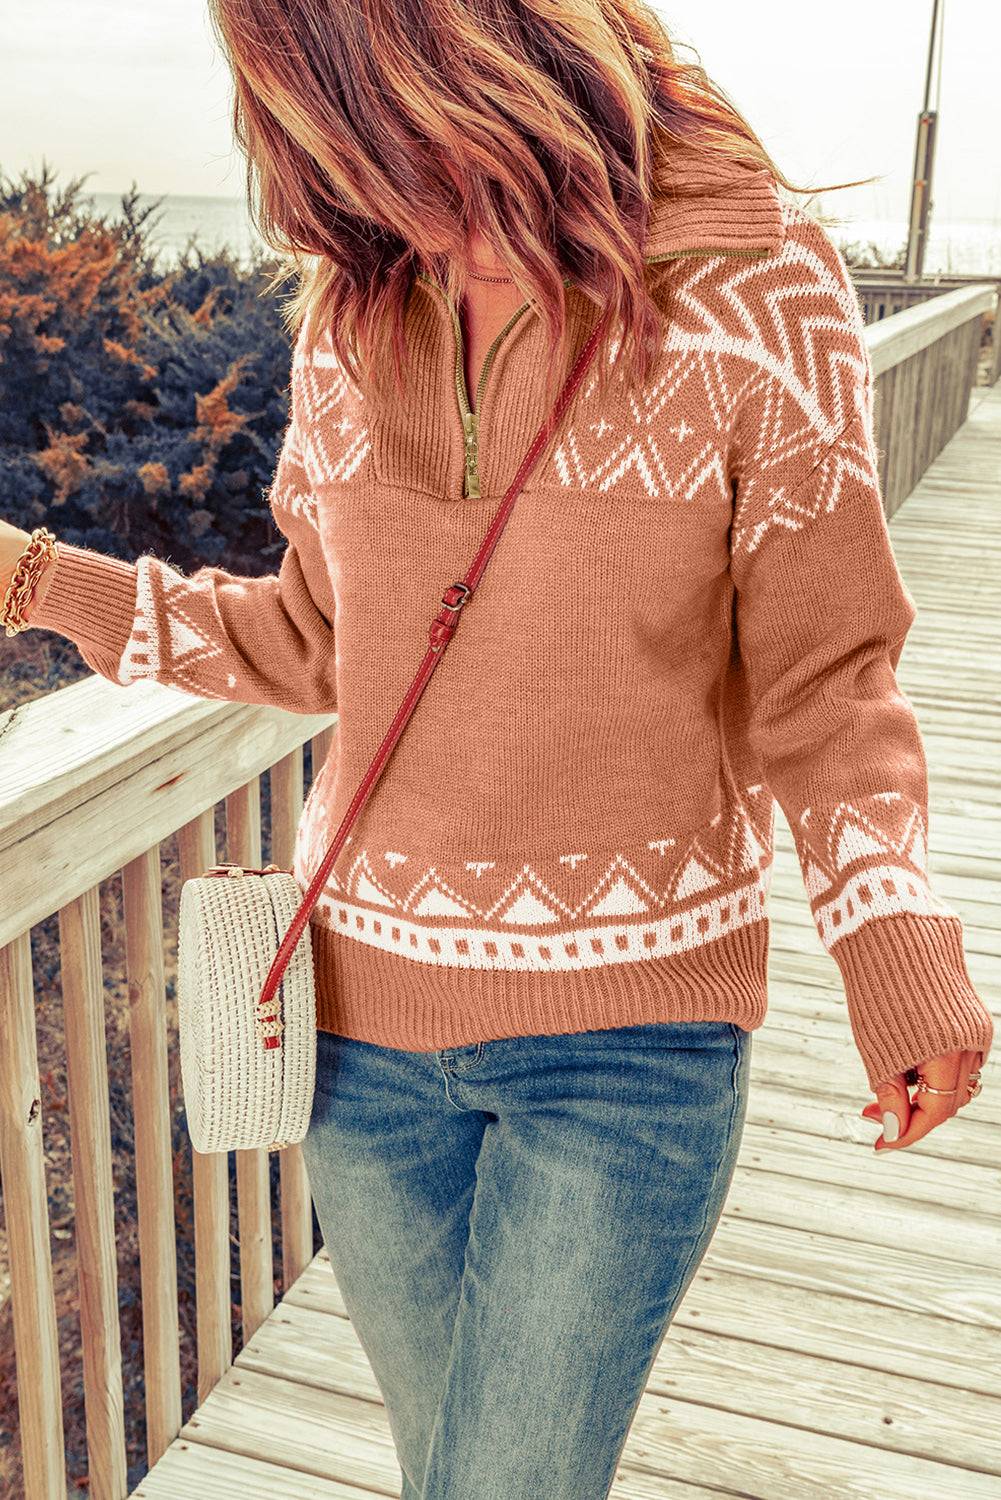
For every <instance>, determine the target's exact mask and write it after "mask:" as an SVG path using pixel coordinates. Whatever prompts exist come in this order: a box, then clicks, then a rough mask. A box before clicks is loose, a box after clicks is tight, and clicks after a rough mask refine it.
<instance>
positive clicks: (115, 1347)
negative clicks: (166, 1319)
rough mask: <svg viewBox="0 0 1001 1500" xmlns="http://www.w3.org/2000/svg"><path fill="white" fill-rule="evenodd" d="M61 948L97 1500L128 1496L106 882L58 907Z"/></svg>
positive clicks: (90, 1449) (91, 1468)
mask: <svg viewBox="0 0 1001 1500" xmlns="http://www.w3.org/2000/svg"><path fill="white" fill-rule="evenodd" d="M59 953H60V966H61V971H62V992H63V1013H64V1017H65V1024H66V1077H67V1084H68V1090H69V1114H70V1129H71V1141H72V1156H73V1197H74V1201H75V1207H76V1255H77V1275H78V1278H79V1286H80V1335H81V1340H82V1343H83V1389H84V1401H85V1404H86V1412H87V1455H88V1490H87V1493H88V1495H92V1496H93V1497H94V1500H121V1497H122V1496H124V1495H126V1494H127V1493H128V1482H127V1478H126V1460H125V1415H124V1401H123V1396H122V1341H121V1329H120V1327H119V1322H118V1265H117V1256H116V1249H115V1199H114V1181H113V1177H112V1170H111V1111H110V1108H109V1104H108V1052H107V1042H106V1039H105V1032H104V973H103V969H102V964H101V909H100V890H99V887H98V886H92V887H91V889H90V890H89V891H85V892H84V894H83V895H82V896H78V897H77V899H76V900H75V901H71V902H70V903H69V905H67V906H64V907H63V908H62V910H61V911H60V913H59Z"/></svg>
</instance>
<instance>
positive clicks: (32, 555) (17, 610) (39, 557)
mask: <svg viewBox="0 0 1001 1500" xmlns="http://www.w3.org/2000/svg"><path fill="white" fill-rule="evenodd" d="M56 557H57V553H56V539H55V537H54V536H53V535H52V532H51V531H49V530H48V529H47V528H46V527H45V526H36V527H35V529H34V531H33V532H32V533H31V536H30V538H29V539H28V541H27V542H26V543H25V547H24V551H23V552H22V553H21V555H20V557H19V558H18V560H17V562H16V563H15V564H14V572H13V574H12V575H11V580H10V583H9V584H8V586H7V592H6V594H5V595H4V601H3V607H2V609H0V624H2V625H3V627H4V633H5V634H6V635H17V633H18V631H19V630H27V628H28V622H27V620H26V619H25V618H24V611H25V610H26V609H27V607H28V605H29V604H30V603H31V600H32V599H33V598H34V594H35V589H36V587H37V585H38V580H39V578H40V577H41V575H42V573H43V572H44V571H45V568H46V566H47V564H48V563H50V562H55V560H56Z"/></svg>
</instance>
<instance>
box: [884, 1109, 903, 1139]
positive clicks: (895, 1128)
mask: <svg viewBox="0 0 1001 1500" xmlns="http://www.w3.org/2000/svg"><path fill="white" fill-rule="evenodd" d="M899 1134H900V1121H899V1120H898V1119H897V1117H896V1115H895V1114H894V1113H893V1110H892V1109H885V1110H884V1111H883V1139H884V1141H895V1140H896V1139H897V1137H898V1135H899Z"/></svg>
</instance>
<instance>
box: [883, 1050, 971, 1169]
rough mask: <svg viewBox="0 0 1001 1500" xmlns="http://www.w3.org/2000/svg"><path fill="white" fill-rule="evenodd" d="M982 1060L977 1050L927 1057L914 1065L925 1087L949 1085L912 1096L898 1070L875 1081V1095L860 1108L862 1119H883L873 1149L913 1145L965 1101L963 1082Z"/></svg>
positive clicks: (967, 1098) (889, 1149)
mask: <svg viewBox="0 0 1001 1500" xmlns="http://www.w3.org/2000/svg"><path fill="white" fill-rule="evenodd" d="M982 1063H983V1054H982V1053H981V1052H946V1053H944V1054H943V1055H942V1056H941V1057H929V1058H926V1059H925V1061H924V1062H921V1063H918V1067H919V1068H920V1070H921V1072H922V1073H923V1074H924V1076H925V1079H926V1081H927V1083H928V1086H929V1088H933V1089H949V1090H952V1091H953V1092H950V1093H945V1094H925V1093H920V1094H915V1095H914V1098H913V1099H912V1098H911V1097H910V1095H909V1094H908V1092H907V1076H906V1074H904V1073H898V1074H897V1075H896V1077H894V1078H891V1079H889V1080H888V1081H887V1082H885V1083H879V1084H877V1085H876V1099H875V1101H874V1102H870V1103H869V1104H867V1105H866V1107H865V1109H863V1110H862V1118H863V1120H875V1121H876V1123H877V1124H878V1123H879V1122H880V1121H881V1120H882V1123H883V1134H882V1135H881V1136H877V1138H876V1144H875V1146H874V1147H873V1150H875V1151H897V1150H900V1149H901V1148H902V1147H905V1146H913V1144H914V1142H915V1141H919V1140H920V1139H921V1137H922V1136H923V1135H927V1134H928V1132H929V1130H934V1129H935V1126H936V1125H941V1124H942V1122H943V1121H944V1120H948V1119H950V1118H951V1117H952V1116H953V1115H954V1114H955V1113H956V1111H957V1110H960V1109H962V1107H963V1105H964V1104H969V1102H970V1095H969V1094H968V1093H967V1088H966V1085H967V1082H968V1081H969V1078H970V1074H971V1073H973V1072H976V1071H977V1070H978V1069H979V1068H980V1067H981V1065H982Z"/></svg>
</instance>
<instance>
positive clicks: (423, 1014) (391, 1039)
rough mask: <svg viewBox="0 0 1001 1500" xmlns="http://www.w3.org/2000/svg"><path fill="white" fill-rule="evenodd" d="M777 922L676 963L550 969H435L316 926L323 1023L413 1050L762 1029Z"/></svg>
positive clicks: (739, 932)
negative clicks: (579, 1036) (690, 1028)
mask: <svg viewBox="0 0 1001 1500" xmlns="http://www.w3.org/2000/svg"><path fill="white" fill-rule="evenodd" d="M768 927H769V923H768V918H767V917H766V918H763V919H762V920H761V921H758V922H753V923H751V924H750V925H748V926H747V927H741V928H738V929H736V930H735V931H734V932H732V933H728V934H727V935H726V936H725V937H721V938H719V939H718V940H717V941H716V942H714V943H708V944H706V946H705V947H701V948H697V949H693V950H692V951H691V952H688V953H680V954H673V955H672V956H671V957H669V958H649V959H640V960H638V961H630V962H627V963H621V964H616V963H610V964H602V965H599V966H597V967H595V968H590V969H572V970H561V971H557V972H541V971H538V970H530V971H526V970H508V969H472V968H469V969H459V968H455V967H452V966H445V965H443V964H430V963H423V962H421V961H419V960H416V959H410V958H404V957H402V956H401V955H399V954H397V953H387V952H386V951H384V950H383V949H382V948H376V947H373V946H371V945H370V944H367V943H362V942H359V941H358V939H357V938H350V937H346V936H345V935H344V934H343V933H341V932H339V931H336V930H333V929H331V928H328V927H323V926H320V925H319V924H317V923H315V922H314V923H312V924H311V927H310V931H311V933H312V939H313V960H314V965H315V969H316V995H317V1024H318V1026H319V1028H320V1030H321V1031H332V1032H336V1033H337V1035H338V1036H346V1037H352V1038H353V1039H355V1040H356V1041H362V1042H374V1043H376V1044H377V1045H378V1046H382V1047H397V1048H401V1049H404V1050H406V1051H413V1052H430V1051H433V1050H437V1049H438V1048H439V1047H461V1046H465V1045H466V1044H468V1043H469V1042H481V1041H494V1040H498V1039H499V1038H501V1037H512V1036H554V1035H559V1034H561V1033H565V1032H574V1031H602V1030H605V1029H608V1028H611V1027H615V1026H638V1025H643V1024H645V1023H647V1022H650V1021H732V1022H734V1023H735V1024H736V1025H738V1026H741V1027H743V1028H744V1029H745V1030H747V1031H753V1030H754V1029H755V1028H756V1027H758V1026H760V1025H761V1023H762V1021H763V1020H764V1019H765V1010H766V1006H767V998H766V992H767V966H768Z"/></svg>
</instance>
